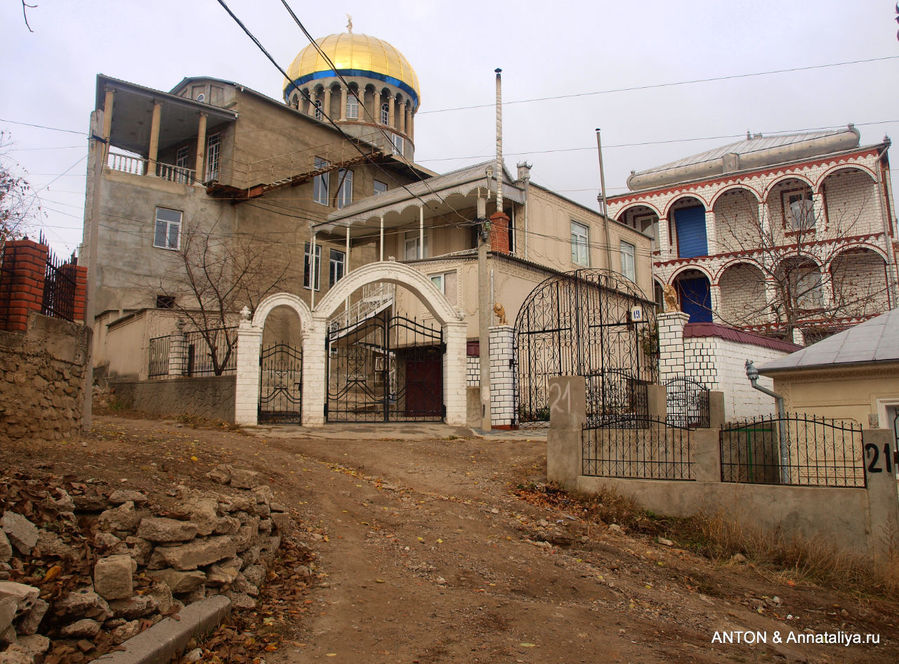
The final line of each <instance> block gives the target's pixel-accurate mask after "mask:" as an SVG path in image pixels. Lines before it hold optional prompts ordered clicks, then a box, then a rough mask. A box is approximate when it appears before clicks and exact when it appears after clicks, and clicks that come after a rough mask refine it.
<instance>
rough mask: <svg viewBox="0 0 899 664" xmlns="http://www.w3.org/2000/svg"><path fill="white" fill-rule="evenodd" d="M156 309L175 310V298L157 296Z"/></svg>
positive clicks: (172, 296)
mask: <svg viewBox="0 0 899 664" xmlns="http://www.w3.org/2000/svg"><path fill="white" fill-rule="evenodd" d="M156 308H157V309H174V308H175V296H174V295H157V296H156Z"/></svg>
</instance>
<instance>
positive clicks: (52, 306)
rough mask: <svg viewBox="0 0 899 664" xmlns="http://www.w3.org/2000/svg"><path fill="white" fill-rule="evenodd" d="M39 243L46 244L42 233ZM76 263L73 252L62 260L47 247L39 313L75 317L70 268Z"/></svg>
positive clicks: (67, 318) (73, 284)
mask: <svg viewBox="0 0 899 664" xmlns="http://www.w3.org/2000/svg"><path fill="white" fill-rule="evenodd" d="M40 243H41V244H44V245H46V244H47V242H46V240H44V237H43V235H42V236H41V238H40ZM76 264H77V260H76V258H75V254H72V257H71V258H70V259H69V260H68V261H67V262H65V263H64V262H63V261H62V260H61V259H59V258H57V257H56V254H54V253H53V252H52V251H50V250H49V249H48V250H47V265H46V269H45V271H44V298H43V302H42V303H41V313H42V314H43V315H45V316H53V317H54V318H62V319H64V320H68V321H71V320H74V319H75V272H74V270H73V269H72V268H73V267H74V266H75V265H76Z"/></svg>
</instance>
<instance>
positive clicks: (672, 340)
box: [657, 311, 690, 385]
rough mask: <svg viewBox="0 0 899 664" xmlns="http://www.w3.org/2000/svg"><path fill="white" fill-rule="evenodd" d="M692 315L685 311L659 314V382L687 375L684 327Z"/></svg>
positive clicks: (662, 382) (663, 382)
mask: <svg viewBox="0 0 899 664" xmlns="http://www.w3.org/2000/svg"><path fill="white" fill-rule="evenodd" d="M689 320H690V315H689V314H685V313H684V312H683V311H669V312H666V313H664V314H659V315H658V317H657V321H658V325H659V382H660V383H661V384H662V385H664V384H665V383H666V382H667V381H669V380H671V379H672V378H677V377H678V376H683V375H684V373H685V367H684V326H685V325H686V324H687V322H688V321H689Z"/></svg>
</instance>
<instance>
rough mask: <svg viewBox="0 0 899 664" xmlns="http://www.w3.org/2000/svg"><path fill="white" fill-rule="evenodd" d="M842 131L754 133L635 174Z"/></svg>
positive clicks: (807, 139) (813, 138)
mask: <svg viewBox="0 0 899 664" xmlns="http://www.w3.org/2000/svg"><path fill="white" fill-rule="evenodd" d="M844 133H846V128H845V127H843V128H840V129H829V130H825V131H812V132H803V133H799V134H780V135H778V136H761V135H756V136H752V137H751V138H746V139H744V140H742V141H737V142H736V143H730V144H729V145H723V146H721V147H720V148H713V149H711V150H706V151H705V152H700V153H699V154H694V155H692V156H689V157H684V158H683V159H678V160H677V161H672V162H669V163H667V164H662V165H661V166H655V167H653V168H647V169H646V170H643V171H637V173H636V174H637V175H646V174H649V173H661V172H662V171H667V170H671V169H672V168H679V167H681V166H692V165H693V164H702V163H704V162H707V161H714V160H716V159H721V157H723V156H724V155H726V154H740V155H743V154H750V153H752V152H759V151H761V150H769V149H771V148H780V147H784V146H786V145H794V144H796V143H802V142H804V141H811V140H815V139H818V138H825V137H827V136H836V135H839V134H844Z"/></svg>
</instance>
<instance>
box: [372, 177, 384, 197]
mask: <svg viewBox="0 0 899 664" xmlns="http://www.w3.org/2000/svg"><path fill="white" fill-rule="evenodd" d="M373 184H374V190H375V196H377V195H378V194H383V193H384V192H385V191H387V183H386V182H381V181H380V180H375V181H374V182H373Z"/></svg>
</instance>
